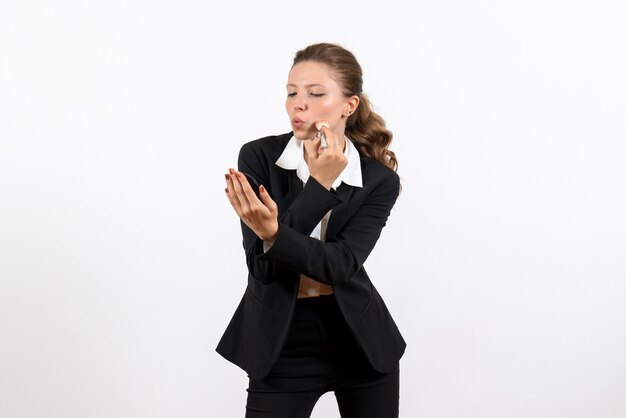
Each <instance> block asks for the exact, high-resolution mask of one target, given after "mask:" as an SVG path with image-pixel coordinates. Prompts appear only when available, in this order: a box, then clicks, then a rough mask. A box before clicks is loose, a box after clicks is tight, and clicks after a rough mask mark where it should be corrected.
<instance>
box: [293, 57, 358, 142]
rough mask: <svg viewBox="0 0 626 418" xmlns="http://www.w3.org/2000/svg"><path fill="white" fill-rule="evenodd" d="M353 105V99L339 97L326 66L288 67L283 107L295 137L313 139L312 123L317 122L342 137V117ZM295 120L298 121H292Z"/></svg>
mask: <svg viewBox="0 0 626 418" xmlns="http://www.w3.org/2000/svg"><path fill="white" fill-rule="evenodd" d="M353 97H355V96H353ZM354 102H355V99H351V98H349V97H345V96H344V95H343V93H342V92H341V87H340V86H339V84H337V82H336V81H335V80H333V79H332V78H331V77H330V67H328V66H327V65H326V64H322V63H319V62H311V61H304V62H299V63H298V64H296V65H294V66H293V67H292V68H291V71H290V72H289V78H288V81H287V99H286V101H285V108H286V109H287V113H288V114H289V120H290V121H291V127H292V129H293V133H294V136H295V137H296V138H298V139H313V138H314V137H315V134H316V133H317V128H316V127H315V122H317V121H320V120H324V121H326V122H328V124H329V126H330V129H331V130H332V131H333V132H335V133H336V134H337V135H339V137H340V138H342V137H343V134H344V132H345V129H346V117H345V116H344V114H346V113H347V112H348V111H352V110H354V109H356V104H355V103H354ZM356 103H357V104H358V98H357V99H356ZM296 118H298V119H300V121H302V122H301V123H300V122H297V121H294V119H296Z"/></svg>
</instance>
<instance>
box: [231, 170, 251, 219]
mask: <svg viewBox="0 0 626 418" xmlns="http://www.w3.org/2000/svg"><path fill="white" fill-rule="evenodd" d="M230 178H231V179H232V183H233V189H234V194H233V198H234V199H237V201H238V202H239V209H240V210H241V212H242V213H243V212H244V211H246V210H248V209H249V208H250V203H249V202H248V198H247V197H246V195H245V193H244V192H243V188H242V187H241V182H240V181H239V178H238V176H237V172H236V171H235V170H233V169H232V168H231V169H230Z"/></svg>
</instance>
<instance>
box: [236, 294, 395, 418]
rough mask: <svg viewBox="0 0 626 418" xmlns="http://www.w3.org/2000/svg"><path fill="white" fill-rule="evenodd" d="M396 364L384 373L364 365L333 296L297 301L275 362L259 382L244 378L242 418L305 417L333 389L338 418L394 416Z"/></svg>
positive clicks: (387, 417) (365, 362) (306, 417)
mask: <svg viewBox="0 0 626 418" xmlns="http://www.w3.org/2000/svg"><path fill="white" fill-rule="evenodd" d="M399 373H400V370H399V362H398V363H396V366H395V367H394V368H393V369H392V370H391V371H390V372H389V373H380V372H378V371H376V370H374V369H373V368H372V367H371V365H370V364H369V362H368V360H367V357H366V356H365V354H364V353H363V352H362V351H361V349H360V347H359V345H358V343H357V341H356V339H355V338H354V336H353V334H352V332H351V331H350V327H349V326H348V324H347V323H346V322H345V321H344V320H343V317H342V315H341V312H340V310H339V307H338V306H337V303H336V300H335V298H334V296H333V295H328V296H320V297H312V298H306V299H298V301H297V302H296V307H295V313H294V318H293V322H292V324H291V328H290V331H289V334H288V337H287V340H286V342H285V346H284V347H283V349H282V351H281V353H280V355H279V357H278V359H277V361H276V363H274V365H273V367H272V369H271V370H270V372H269V373H268V375H267V376H265V377H264V378H262V379H254V378H252V377H250V376H248V380H249V383H248V388H247V389H246V390H247V392H248V398H247V402H246V415H245V416H246V418H308V417H310V415H311V412H312V410H313V408H314V406H315V404H316V402H317V401H318V399H319V398H320V396H322V395H323V394H324V393H326V392H329V391H333V392H334V394H335V397H336V400H337V404H338V407H339V411H340V413H341V416H342V417H343V418H370V417H371V418H394V417H398V409H399Z"/></svg>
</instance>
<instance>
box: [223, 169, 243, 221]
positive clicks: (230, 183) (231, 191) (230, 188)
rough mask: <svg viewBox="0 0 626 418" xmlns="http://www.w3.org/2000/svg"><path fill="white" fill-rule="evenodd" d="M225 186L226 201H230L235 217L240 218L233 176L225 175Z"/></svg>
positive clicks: (239, 205) (239, 207) (239, 206)
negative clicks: (235, 213)
mask: <svg viewBox="0 0 626 418" xmlns="http://www.w3.org/2000/svg"><path fill="white" fill-rule="evenodd" d="M226 184H227V192H226V194H227V195H228V200H229V201H230V203H231V205H233V208H235V212H237V215H238V216H240V217H241V204H240V203H239V198H238V197H237V193H236V192H235V185H234V180H233V176H232V175H230V174H226Z"/></svg>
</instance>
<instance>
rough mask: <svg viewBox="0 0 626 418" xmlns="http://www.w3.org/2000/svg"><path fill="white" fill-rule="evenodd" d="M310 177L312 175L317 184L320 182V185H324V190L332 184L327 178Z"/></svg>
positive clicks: (328, 188)
mask: <svg viewBox="0 0 626 418" xmlns="http://www.w3.org/2000/svg"><path fill="white" fill-rule="evenodd" d="M311 177H313V178H314V179H315V181H317V182H318V183H319V184H321V185H322V186H324V188H325V189H326V190H330V188H331V187H332V185H333V182H332V181H328V180H321V179H320V178H319V177H317V176H314V175H311Z"/></svg>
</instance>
